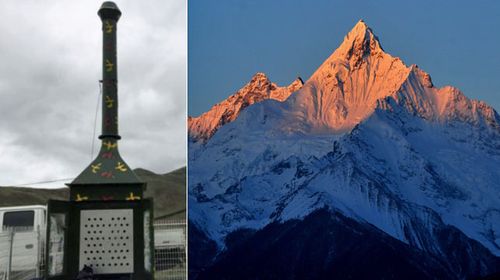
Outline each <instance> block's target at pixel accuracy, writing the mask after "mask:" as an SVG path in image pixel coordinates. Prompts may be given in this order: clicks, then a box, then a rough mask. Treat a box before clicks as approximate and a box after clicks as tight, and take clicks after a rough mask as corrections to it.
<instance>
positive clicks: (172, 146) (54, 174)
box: [0, 0, 187, 187]
mask: <svg viewBox="0 0 500 280" xmlns="http://www.w3.org/2000/svg"><path fill="white" fill-rule="evenodd" d="M115 2H116V3H117V5H118V6H119V8H120V9H121V11H122V17H121V18H120V21H119V22H118V80H119V90H118V96H119V102H120V107H119V119H120V126H119V127H120V128H119V129H120V135H121V136H122V140H121V141H120V142H119V145H120V151H121V155H122V157H123V158H124V159H125V161H126V162H127V163H128V164H129V165H130V166H131V167H132V168H138V167H141V168H145V169H148V170H151V171H153V172H156V173H166V172H168V171H171V170H173V169H176V168H179V167H181V166H184V165H185V160H186V159H185V154H186V145H185V144H186V141H185V139H186V132H185V131H186V128H185V123H186V121H185V120H186V53H187V46H186V2H185V0H184V1H182V0H175V1H159V0H158V1H156V0H155V1H136V0H117V1H115ZM101 3H102V1H53V0H50V1H48V0H44V1H39V0H23V1H14V0H2V1H1V2H0V113H1V117H0V186H8V185H19V184H25V183H31V182H38V181H45V180H53V179H60V178H74V177H75V176H77V175H78V174H79V173H80V172H81V171H82V170H83V169H84V168H85V167H86V166H87V165H88V164H89V163H90V162H91V145H92V135H93V131H94V116H95V110H96V105H97V100H98V94H99V85H98V80H99V79H100V78H101V75H102V74H101V39H102V34H101V21H100V19H99V17H98V16H97V10H98V9H99V7H100V5H101ZM100 122H101V119H100V112H99V115H98V119H97V128H96V129H97V131H96V136H95V137H96V138H97V136H98V135H100V132H101V127H100ZM99 144H100V142H99V141H98V140H96V147H95V151H94V156H95V154H96V153H97V149H98V147H99V146H100V145H99ZM63 183H64V182H60V183H57V184H45V185H38V186H37V187H48V186H62V185H63Z"/></svg>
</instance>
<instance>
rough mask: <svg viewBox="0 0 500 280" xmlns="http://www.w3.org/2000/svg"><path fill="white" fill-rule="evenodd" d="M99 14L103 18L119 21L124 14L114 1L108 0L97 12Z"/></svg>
mask: <svg viewBox="0 0 500 280" xmlns="http://www.w3.org/2000/svg"><path fill="white" fill-rule="evenodd" d="M97 14H98V15H99V17H100V18H101V20H106V19H113V20H116V21H118V19H119V18H120V16H121V15H122V12H121V11H120V9H119V8H118V6H117V5H116V4H115V3H114V2H111V1H106V2H104V3H102V5H101V8H100V9H99V11H98V12H97Z"/></svg>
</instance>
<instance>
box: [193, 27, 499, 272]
mask: <svg viewBox="0 0 500 280" xmlns="http://www.w3.org/2000/svg"><path fill="white" fill-rule="evenodd" d="M266 92H267V91H266ZM266 96H270V94H266ZM283 98H284V99H283V100H284V101H276V100H272V99H270V98H268V100H262V102H254V103H253V104H252V105H248V106H246V107H245V110H239V111H238V112H239V114H238V116H237V118H234V119H232V120H233V121H231V122H226V123H225V124H224V125H221V126H218V128H217V132H216V133H213V134H212V135H211V137H210V138H207V140H206V142H205V143H204V145H194V144H193V143H192V142H191V143H190V147H189V155H188V156H189V166H190V172H189V200H190V201H189V220H190V227H189V229H190V231H193V232H194V234H192V235H191V233H190V240H189V242H190V244H191V245H192V246H189V247H190V248H196V250H197V252H203V253H199V254H197V255H196V254H195V255H193V254H192V252H190V266H191V265H193V266H192V267H198V268H199V273H201V274H200V275H201V276H200V278H202V279H203V278H204V277H205V279H212V278H217V276H221V275H224V277H230V278H231V277H232V278H237V279H242V275H247V277H250V278H256V279H257V278H259V279H260V278H266V277H268V276H269V275H273V277H275V278H280V279H291V278H294V279H302V278H304V277H307V278H309V279H330V278H332V277H334V278H335V277H336V278H339V279H344V278H357V279H366V278H370V277H371V278H376V279H381V278H394V279H433V278H439V279H474V278H478V277H479V278H480V277H483V276H486V275H489V274H492V273H499V272H500V271H499V268H500V224H499V223H498V221H499V220H500V196H499V194H500V188H499V185H498V182H500V169H499V168H498V166H500V125H499V124H500V117H499V116H498V114H497V112H496V111H495V110H494V109H493V108H492V107H491V106H489V105H487V104H486V103H484V102H481V101H476V100H470V99H469V98H467V97H466V96H465V95H464V94H463V93H462V92H460V90H458V89H457V88H454V87H451V86H445V87H442V88H437V87H435V86H434V84H433V82H432V79H431V77H430V75H429V74H428V73H426V72H424V71H423V70H422V69H420V68H419V67H418V66H416V65H411V66H406V65H405V64H404V63H403V62H402V61H401V59H399V58H396V57H392V56H391V55H390V54H388V53H386V52H385V51H384V50H383V49H382V47H381V46H380V43H379V41H378V39H377V37H376V36H375V35H374V34H373V32H372V30H371V29H370V28H368V26H367V25H366V24H365V23H364V22H362V21H360V22H358V23H357V24H356V26H355V27H354V28H353V30H352V31H351V32H349V34H348V35H347V36H346V37H345V39H344V41H343V42H342V44H341V45H340V47H339V48H338V49H337V50H335V51H334V52H333V54H331V55H330V57H328V58H327V59H326V60H325V61H324V62H323V64H322V65H321V66H320V67H319V68H318V69H317V70H316V71H315V72H314V74H313V75H312V76H311V77H310V78H309V80H307V81H306V82H305V84H304V85H303V86H302V88H301V89H299V90H298V91H296V92H294V93H291V94H290V95H289V96H288V97H287V98H286V95H283ZM228 100H229V99H228ZM216 106H217V105H216ZM214 108H215V107H214ZM238 108H241V106H240V107H238ZM233 116H234V115H233ZM349 244H352V245H349ZM360 244H361V245H360ZM283 248H287V252H286V253H285V254H284V253H283ZM373 252H376V254H374V253H373ZM371 254H372V255H373V257H371V256H372V255H371ZM394 263H397V265H396V266H394V265H389V266H388V264H394ZM268 264H269V265H268ZM360 264H362V266H363V267H366V268H367V270H366V271H369V273H370V275H362V274H363V272H362V271H360V270H359V266H360ZM291 268H292V269H291ZM304 268H305V269H304ZM245 269H246V270H245ZM259 273H260V274H259ZM360 273H361V274H360ZM248 275H250V276H248ZM332 275H333V276H332ZM353 275H354V276H353ZM356 275H357V276H356Z"/></svg>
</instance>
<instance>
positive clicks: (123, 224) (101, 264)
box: [80, 209, 134, 274]
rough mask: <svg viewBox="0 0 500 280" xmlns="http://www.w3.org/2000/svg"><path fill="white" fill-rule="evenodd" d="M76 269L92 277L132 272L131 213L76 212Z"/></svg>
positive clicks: (126, 210)
mask: <svg viewBox="0 0 500 280" xmlns="http://www.w3.org/2000/svg"><path fill="white" fill-rule="evenodd" d="M80 215H81V216H80V269H81V268H82V267H83V265H84V264H85V265H88V266H90V267H92V269H93V270H94V273H95V274H109V273H133V272H134V233H133V224H134V221H133V210H132V209H112V210H82V211H81V212H80Z"/></svg>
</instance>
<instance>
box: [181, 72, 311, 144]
mask: <svg viewBox="0 0 500 280" xmlns="http://www.w3.org/2000/svg"><path fill="white" fill-rule="evenodd" d="M303 84H304V83H303V82H302V79H301V78H300V77H299V78H297V79H296V80H295V81H293V82H292V83H291V84H290V85H289V86H287V87H278V86H277V85H276V84H275V83H272V82H271V81H270V80H269V78H268V77H267V76H266V75H265V74H264V73H257V74H255V75H254V76H253V77H252V80H251V81H250V82H249V83H248V84H246V85H245V86H244V87H243V88H242V89H240V90H238V91H237V92H236V93H235V94H233V95H231V96H230V97H229V98H227V99H226V100H224V101H223V102H221V103H219V104H216V105H214V106H213V107H212V108H211V109H210V110H209V111H208V112H206V113H204V114H202V115H201V116H199V117H189V118H188V132H189V136H190V138H191V139H192V140H195V141H197V140H202V141H205V140H207V139H209V138H210V137H212V135H213V134H214V133H215V132H216V131H217V129H219V127H221V126H223V125H224V124H227V123H229V122H232V121H234V120H235V119H236V118H237V117H238V115H239V114H240V112H241V111H242V110H244V109H245V108H246V107H248V106H250V105H252V104H254V103H257V102H260V101H262V100H265V99H273V100H278V101H284V100H285V99H287V98H288V96H290V94H291V93H292V92H294V91H297V90H299V89H300V88H301V87H302V85H303Z"/></svg>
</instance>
